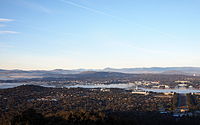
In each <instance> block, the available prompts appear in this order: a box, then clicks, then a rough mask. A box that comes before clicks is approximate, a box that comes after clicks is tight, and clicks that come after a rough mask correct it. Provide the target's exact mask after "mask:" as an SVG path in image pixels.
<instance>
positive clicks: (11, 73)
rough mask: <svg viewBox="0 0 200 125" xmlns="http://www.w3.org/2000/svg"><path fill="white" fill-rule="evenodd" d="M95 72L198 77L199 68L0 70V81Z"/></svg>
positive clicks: (91, 73) (199, 73)
mask: <svg viewBox="0 0 200 125" xmlns="http://www.w3.org/2000/svg"><path fill="white" fill-rule="evenodd" d="M95 72H118V73H128V74H168V75H170V74H172V75H173V74H176V75H177V74H178V75H196V76H200V67H151V68H121V69H115V68H105V69H96V70H94V69H92V70H91V69H76V70H64V69H55V70H4V69H0V80H4V79H6V80H7V79H23V78H43V77H56V76H58V75H59V76H62V75H66V74H88V75H94V74H95Z"/></svg>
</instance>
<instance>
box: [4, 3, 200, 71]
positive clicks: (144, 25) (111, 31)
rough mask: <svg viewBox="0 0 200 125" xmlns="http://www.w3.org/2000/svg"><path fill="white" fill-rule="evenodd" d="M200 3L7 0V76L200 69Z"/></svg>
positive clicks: (5, 17) (5, 29) (5, 16)
mask: <svg viewBox="0 0 200 125" xmlns="http://www.w3.org/2000/svg"><path fill="white" fill-rule="evenodd" d="M199 6H200V1H199V0H0V69H24V70H38V69H41V70H44V69H45V70H51V69H79V68H86V69H102V68H106V67H112V68H134V67H181V66H193V67H200V56H199V54H200V35H199V34H200V23H199V22H200V15H199V13H200V7H199Z"/></svg>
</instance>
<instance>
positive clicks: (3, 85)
mask: <svg viewBox="0 0 200 125" xmlns="http://www.w3.org/2000/svg"><path fill="white" fill-rule="evenodd" d="M24 84H27V83H0V89H6V88H13V87H17V86H20V85H24ZM41 86H44V87H58V88H59V87H66V88H78V87H79V88H120V89H132V88H134V87H135V86H134V85H133V84H109V85H104V84H98V85H71V86H67V85H64V86H54V85H47V84H45V85H41ZM138 89H141V90H143V91H148V92H157V93H167V92H176V93H200V90H199V89H148V88H138Z"/></svg>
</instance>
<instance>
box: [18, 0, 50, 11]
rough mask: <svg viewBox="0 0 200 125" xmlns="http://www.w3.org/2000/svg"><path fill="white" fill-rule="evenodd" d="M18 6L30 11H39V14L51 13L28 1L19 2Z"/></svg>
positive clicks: (43, 7) (41, 6) (21, 0)
mask: <svg viewBox="0 0 200 125" xmlns="http://www.w3.org/2000/svg"><path fill="white" fill-rule="evenodd" d="M20 5H22V6H24V7H26V8H28V9H32V10H36V11H40V12H44V13H48V14H49V13H51V12H52V11H51V10H50V9H48V8H47V7H45V6H43V5H41V4H38V3H35V2H34V3H33V2H30V1H28V0H20Z"/></svg>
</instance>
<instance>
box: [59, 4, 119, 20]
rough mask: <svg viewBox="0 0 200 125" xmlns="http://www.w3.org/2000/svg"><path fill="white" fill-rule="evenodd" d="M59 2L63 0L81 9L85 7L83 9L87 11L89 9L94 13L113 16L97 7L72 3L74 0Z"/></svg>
mask: <svg viewBox="0 0 200 125" xmlns="http://www.w3.org/2000/svg"><path fill="white" fill-rule="evenodd" d="M60 1H61V2H64V3H66V4H70V5H72V6H75V7H78V8H82V9H85V10H88V11H91V12H94V13H98V14H101V15H105V16H110V17H115V16H113V15H111V14H108V13H105V12H103V11H99V10H97V9H93V8H90V7H86V6H84V5H81V4H77V3H74V2H71V1H67V0H60Z"/></svg>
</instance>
